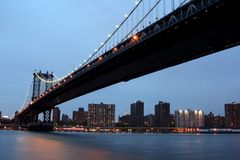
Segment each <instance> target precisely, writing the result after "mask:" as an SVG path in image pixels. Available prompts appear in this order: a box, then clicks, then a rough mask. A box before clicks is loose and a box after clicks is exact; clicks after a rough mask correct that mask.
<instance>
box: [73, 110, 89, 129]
mask: <svg viewBox="0 0 240 160" xmlns="http://www.w3.org/2000/svg"><path fill="white" fill-rule="evenodd" d="M72 120H73V122H74V123H76V124H79V125H83V126H86V125H87V112H85V111H84V108H81V107H80V108H78V111H73V117H72Z"/></svg>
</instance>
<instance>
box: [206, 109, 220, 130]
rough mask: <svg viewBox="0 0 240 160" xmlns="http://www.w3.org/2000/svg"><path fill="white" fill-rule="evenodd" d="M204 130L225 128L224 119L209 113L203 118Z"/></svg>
mask: <svg viewBox="0 0 240 160" xmlns="http://www.w3.org/2000/svg"><path fill="white" fill-rule="evenodd" d="M204 127H205V128H225V117H223V116H220V115H214V114H213V113H212V112H210V113H209V114H208V115H205V116H204Z"/></svg>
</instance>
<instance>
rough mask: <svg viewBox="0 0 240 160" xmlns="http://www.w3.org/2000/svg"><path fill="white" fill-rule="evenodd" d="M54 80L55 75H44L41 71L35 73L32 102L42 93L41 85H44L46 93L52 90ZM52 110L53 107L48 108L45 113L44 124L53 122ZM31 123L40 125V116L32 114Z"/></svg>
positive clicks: (47, 73)
mask: <svg viewBox="0 0 240 160" xmlns="http://www.w3.org/2000/svg"><path fill="white" fill-rule="evenodd" d="M53 78H54V75H53V73H49V72H46V73H42V72H41V71H40V72H38V73H36V72H34V73H33V91H32V100H34V99H35V98H38V97H39V96H40V93H41V84H42V83H43V85H45V86H44V91H47V90H48V89H50V88H51V87H52V85H53V83H50V82H51V81H52V80H53ZM41 79H44V80H46V82H43V81H41ZM51 109H52V107H48V109H47V110H45V111H43V122H44V123H45V124H46V123H50V122H51ZM30 117H31V118H30V123H31V122H33V123H38V114H35V113H31V115H30Z"/></svg>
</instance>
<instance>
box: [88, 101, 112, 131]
mask: <svg viewBox="0 0 240 160" xmlns="http://www.w3.org/2000/svg"><path fill="white" fill-rule="evenodd" d="M114 125H115V104H103V103H100V104H89V105H88V126H93V127H114Z"/></svg>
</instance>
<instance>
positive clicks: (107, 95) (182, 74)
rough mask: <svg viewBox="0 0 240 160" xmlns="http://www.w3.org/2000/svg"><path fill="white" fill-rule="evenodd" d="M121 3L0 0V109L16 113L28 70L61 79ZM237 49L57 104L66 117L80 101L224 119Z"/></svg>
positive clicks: (113, 19) (234, 87)
mask: <svg viewBox="0 0 240 160" xmlns="http://www.w3.org/2000/svg"><path fill="white" fill-rule="evenodd" d="M134 5H135V1H133V0H132V1H129V0H35V1H33V0H21V1H20V0H0V55H1V57H0V75H1V76H0V111H2V112H3V115H8V116H12V115H13V114H14V112H15V111H16V110H19V109H20V108H21V105H22V104H23V101H24V98H25V96H26V93H27V90H28V88H29V85H30V82H31V80H32V74H33V72H34V70H35V69H36V70H42V71H43V72H45V71H53V72H54V73H55V75H57V76H59V77H61V76H64V75H66V74H67V73H69V72H70V71H71V70H72V69H73V68H74V67H76V66H78V65H79V64H80V63H82V62H83V60H84V59H86V58H87V57H88V55H89V54H91V53H93V51H94V49H95V48H97V47H99V45H100V43H101V42H102V41H104V40H106V38H107V35H108V34H109V33H111V32H112V31H113V30H114V27H115V25H116V24H119V23H120V22H121V21H122V20H123V19H124V14H126V13H129V11H130V10H131V9H132V8H133V7H134ZM239 50H240V47H235V48H232V49H229V50H225V51H222V52H219V53H216V54H213V55H210V56H207V57H203V58H200V59H197V60H194V61H191V62H188V63H184V64H181V65H178V66H175V67H171V68H168V69H165V70H162V71H158V72H155V73H153V74H150V75H146V76H144V77H140V78H137V79H134V80H131V81H128V82H124V83H119V84H116V85H113V86H109V87H107V88H104V89H101V90H98V91H95V92H93V93H90V94H87V95H85V96H82V97H79V98H76V99H74V100H71V101H69V102H66V103H64V104H61V105H59V107H60V109H61V111H62V113H67V114H69V115H70V116H71V115H72V111H73V110H77V108H78V107H84V108H85V109H87V105H88V103H100V102H104V103H114V104H116V115H119V114H123V113H125V112H129V111H130V104H131V103H133V102H135V101H136V100H142V101H144V102H145V114H149V113H154V105H155V104H157V103H158V101H167V102H170V104H171V112H172V113H173V112H174V111H175V110H176V109H186V108H192V109H203V110H204V112H205V113H208V112H210V111H213V112H214V113H216V114H222V115H223V114H224V104H225V103H231V102H234V101H236V102H237V101H239V100H240V83H239V82H240V74H239V68H240V54H239Z"/></svg>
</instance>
